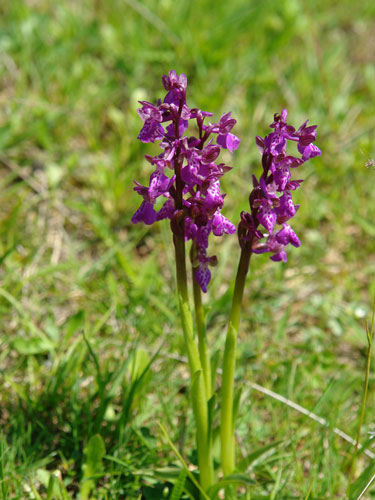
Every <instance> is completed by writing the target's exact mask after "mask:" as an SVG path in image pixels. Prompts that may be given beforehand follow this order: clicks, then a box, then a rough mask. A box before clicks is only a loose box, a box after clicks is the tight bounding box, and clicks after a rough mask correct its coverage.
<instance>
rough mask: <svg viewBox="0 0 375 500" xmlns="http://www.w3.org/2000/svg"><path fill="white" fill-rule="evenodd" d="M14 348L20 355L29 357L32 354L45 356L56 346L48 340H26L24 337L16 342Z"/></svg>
mask: <svg viewBox="0 0 375 500" xmlns="http://www.w3.org/2000/svg"><path fill="white" fill-rule="evenodd" d="M13 348H14V349H16V351H18V352H19V353H20V354H25V355H26V356H27V355H31V354H44V353H47V352H51V351H52V350H53V348H54V345H53V343H52V342H51V341H50V340H48V339H47V338H40V337H31V338H28V339H25V338H23V337H19V338H17V339H15V340H14V342H13Z"/></svg>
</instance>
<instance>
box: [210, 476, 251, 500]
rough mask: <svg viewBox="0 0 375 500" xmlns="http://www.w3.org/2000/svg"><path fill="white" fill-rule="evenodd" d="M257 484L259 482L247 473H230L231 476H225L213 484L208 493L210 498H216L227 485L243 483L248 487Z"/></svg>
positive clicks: (242, 484)
mask: <svg viewBox="0 0 375 500" xmlns="http://www.w3.org/2000/svg"><path fill="white" fill-rule="evenodd" d="M255 484H257V483H256V481H254V480H253V479H250V478H249V477H248V476H246V475H245V474H230V475H229V476H225V477H223V479H221V480H220V481H218V482H217V483H216V484H214V485H212V486H211V488H209V490H208V492H207V493H208V496H209V497H210V498H214V497H216V495H217V494H218V493H219V491H220V490H222V489H223V488H225V487H226V486H231V485H241V486H246V487H248V486H254V485H255Z"/></svg>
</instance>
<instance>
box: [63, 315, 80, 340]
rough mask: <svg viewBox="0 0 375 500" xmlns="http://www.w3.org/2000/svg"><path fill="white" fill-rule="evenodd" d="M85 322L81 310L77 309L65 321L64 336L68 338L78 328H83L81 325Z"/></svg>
mask: <svg viewBox="0 0 375 500" xmlns="http://www.w3.org/2000/svg"><path fill="white" fill-rule="evenodd" d="M84 322H85V315H84V312H83V311H78V312H77V313H75V314H74V315H73V316H70V318H69V319H68V320H67V322H66V323H65V329H66V330H65V338H66V340H69V339H70V338H71V337H72V336H73V335H74V334H75V333H76V332H78V330H82V329H83V325H84Z"/></svg>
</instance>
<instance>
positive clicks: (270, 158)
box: [238, 109, 321, 262]
mask: <svg viewBox="0 0 375 500" xmlns="http://www.w3.org/2000/svg"><path fill="white" fill-rule="evenodd" d="M287 114H288V113H287V110H286V109H284V110H283V111H282V112H281V114H280V115H278V114H275V115H274V121H273V123H272V124H271V125H270V127H271V128H272V129H274V131H273V132H271V133H270V134H268V135H267V136H266V137H265V138H264V139H262V137H259V136H257V137H256V138H255V142H256V145H257V147H258V149H259V152H260V153H261V155H262V166H263V172H262V175H261V176H260V179H259V181H258V180H257V179H256V178H255V177H254V176H253V190H252V192H251V194H250V197H249V202H250V213H247V212H243V213H242V214H241V221H240V224H239V226H238V236H239V241H240V245H241V246H243V245H244V244H245V242H246V241H251V242H252V243H251V245H252V246H251V248H252V252H254V253H266V252H270V253H271V254H272V255H271V257H270V258H271V260H273V261H284V262H286V261H287V254H286V251H285V247H286V246H287V245H288V244H289V243H290V244H292V245H293V246H295V247H299V246H300V245H301V242H300V240H299V238H298V236H297V235H296V233H295V232H294V231H293V229H292V228H291V226H290V225H289V224H287V222H288V221H289V220H290V219H291V218H292V217H294V215H295V214H296V212H297V210H298V208H299V205H295V204H294V203H293V199H292V193H291V191H295V190H296V189H298V188H299V187H300V185H301V183H302V182H303V180H302V179H298V180H291V170H290V169H292V168H297V167H299V166H300V165H302V164H303V163H305V162H306V161H307V160H309V159H310V158H314V157H315V156H319V155H320V154H321V152H320V149H319V148H318V147H317V146H316V145H315V144H313V142H314V141H315V139H316V128H317V126H316V125H313V126H309V127H308V126H307V123H308V122H307V121H306V122H305V123H303V124H302V125H301V127H300V128H299V129H298V130H295V128H294V127H292V126H290V125H288V124H287V121H286V120H287ZM288 141H294V142H297V149H298V152H299V153H300V154H301V157H296V156H291V155H287V153H286V149H287V145H288ZM260 225H261V226H263V227H264V228H265V230H266V231H267V233H264V232H263V231H262V230H261V229H259V226H260ZM277 225H279V226H281V229H279V230H277V229H275V228H276V226H277ZM264 238H266V239H264Z"/></svg>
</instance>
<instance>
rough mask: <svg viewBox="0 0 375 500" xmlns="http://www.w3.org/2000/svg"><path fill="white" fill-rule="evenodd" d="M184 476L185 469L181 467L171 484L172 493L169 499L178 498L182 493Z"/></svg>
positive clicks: (185, 474) (178, 499) (174, 499)
mask: <svg viewBox="0 0 375 500" xmlns="http://www.w3.org/2000/svg"><path fill="white" fill-rule="evenodd" d="M186 477H187V470H186V469H181V471H180V473H179V475H178V478H177V481H176V482H175V484H174V486H173V490H172V494H171V496H170V499H169V500H180V498H181V496H182V493H183V491H184V487H185V482H186Z"/></svg>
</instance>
